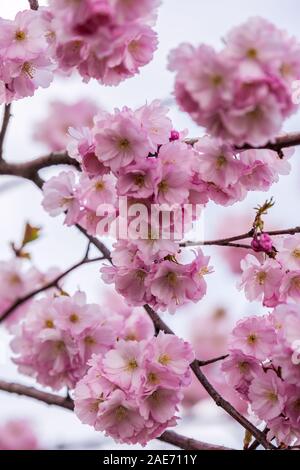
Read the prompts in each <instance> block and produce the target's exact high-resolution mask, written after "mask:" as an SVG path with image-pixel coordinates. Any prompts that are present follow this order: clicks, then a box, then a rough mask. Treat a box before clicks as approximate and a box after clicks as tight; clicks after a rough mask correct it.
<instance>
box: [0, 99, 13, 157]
mask: <svg viewBox="0 0 300 470" xmlns="http://www.w3.org/2000/svg"><path fill="white" fill-rule="evenodd" d="M10 111H11V104H6V105H5V107H4V114H3V121H2V127H1V131H0V160H2V158H3V148H4V141H5V136H6V132H7V129H8V124H9V121H10V118H11V116H12V115H11V113H10Z"/></svg>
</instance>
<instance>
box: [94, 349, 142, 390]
mask: <svg viewBox="0 0 300 470" xmlns="http://www.w3.org/2000/svg"><path fill="white" fill-rule="evenodd" d="M143 366H144V343H143V341H141V342H137V341H124V340H120V341H119V342H118V343H117V344H116V346H115V348H114V349H111V350H110V351H108V352H107V353H106V355H105V356H104V358H103V372H104V374H105V377H106V378H107V379H108V380H110V381H111V382H112V383H114V384H116V385H118V386H119V387H121V388H122V389H125V390H130V388H136V387H138V385H139V382H140V381H141V380H142V376H143Z"/></svg>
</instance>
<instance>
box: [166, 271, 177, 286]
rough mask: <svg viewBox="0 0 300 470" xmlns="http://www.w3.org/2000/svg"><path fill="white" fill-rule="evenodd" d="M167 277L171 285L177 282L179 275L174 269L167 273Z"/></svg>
mask: <svg viewBox="0 0 300 470" xmlns="http://www.w3.org/2000/svg"><path fill="white" fill-rule="evenodd" d="M166 279H167V282H168V284H170V285H171V286H175V284H176V283H177V275H176V273H174V272H173V271H170V272H169V273H168V274H166Z"/></svg>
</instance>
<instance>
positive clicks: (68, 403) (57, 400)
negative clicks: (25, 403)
mask: <svg viewBox="0 0 300 470" xmlns="http://www.w3.org/2000/svg"><path fill="white" fill-rule="evenodd" d="M0 390H2V391H3V392H8V393H14V394H17V395H21V396H26V397H29V398H34V399H35V400H39V401H41V402H43V403H46V404H47V405H55V406H60V407H62V408H66V409H67V410H71V411H72V410H74V403H73V400H72V399H71V398H70V397H61V396H59V395H54V394H52V393H47V392H43V391H41V390H37V389H36V388H34V387H28V386H26V385H22V384H17V383H8V382H6V381H4V380H0ZM158 439H159V440H160V441H163V442H167V443H168V444H172V445H174V446H176V447H179V448H181V449H185V450H233V449H229V448H226V447H222V446H217V445H212V444H207V443H206V442H201V441H196V440H195V439H191V438H189V437H185V436H181V435H180V434H177V433H175V432H173V431H165V432H164V433H163V434H162V435H161V436H160V437H159V438H158Z"/></svg>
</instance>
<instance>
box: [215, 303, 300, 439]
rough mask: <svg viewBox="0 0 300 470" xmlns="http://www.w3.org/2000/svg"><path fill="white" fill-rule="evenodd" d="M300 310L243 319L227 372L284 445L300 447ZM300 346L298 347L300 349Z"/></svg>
mask: <svg viewBox="0 0 300 470" xmlns="http://www.w3.org/2000/svg"><path fill="white" fill-rule="evenodd" d="M299 340H300V309H299V306H298V305H292V304H286V305H280V306H278V307H276V308H275V309H274V310H273V312H272V313H270V314H268V315H265V316H262V317H256V316H254V317H248V318H245V319H243V320H240V321H239V322H238V323H237V325H236V327H235V328H234V330H233V332H232V335H231V337H230V340H229V351H230V355H229V357H228V358H227V359H226V360H225V362H224V363H223V366H222V369H223V371H224V373H225V375H226V377H227V380H228V383H229V384H230V385H231V386H233V387H234V388H235V390H236V391H237V392H238V393H239V394H240V396H241V397H242V398H243V399H244V400H246V401H247V402H248V403H249V404H250V405H251V409H252V411H253V412H254V413H255V415H256V416H257V417H258V418H259V419H260V420H262V421H264V422H265V423H266V426H267V428H268V429H269V431H268V439H270V440H272V439H274V438H275V439H276V441H277V443H278V445H280V444H284V445H286V446H289V445H299V443H300V431H299V422H300V387H299V381H300V358H299V353H300V347H299V344H300V341H299ZM297 345H298V348H297Z"/></svg>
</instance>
